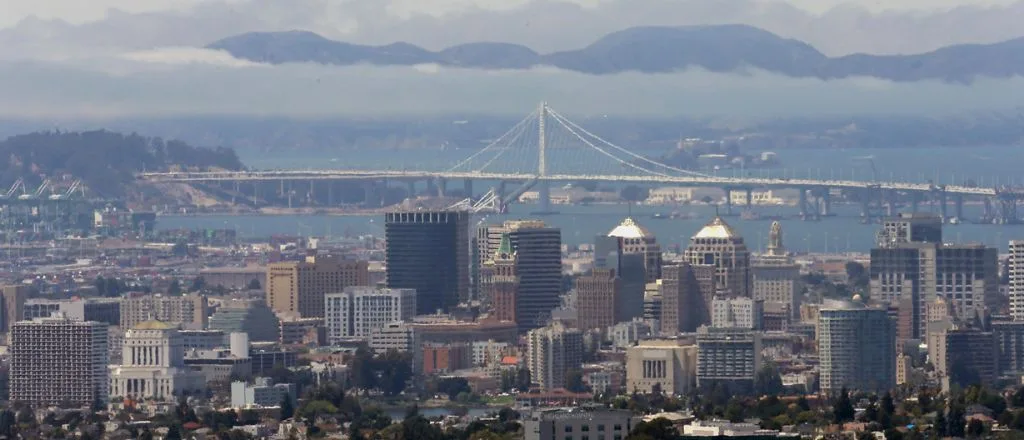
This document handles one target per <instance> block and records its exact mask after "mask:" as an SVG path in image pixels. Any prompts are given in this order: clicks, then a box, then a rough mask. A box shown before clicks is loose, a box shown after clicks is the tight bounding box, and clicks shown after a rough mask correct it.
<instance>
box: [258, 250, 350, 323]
mask: <svg viewBox="0 0 1024 440" xmlns="http://www.w3.org/2000/svg"><path fill="white" fill-rule="evenodd" d="M369 279H370V273H369V267H368V265H367V263H366V262H365V261H356V260H348V259H343V258H341V257H337V256H326V255H316V256H309V257H306V260H305V261H290V262H283V263H274V264H271V265H269V266H267V286H266V289H265V290H266V294H267V305H268V306H270V308H271V309H273V310H274V312H275V313H279V314H288V315H293V316H298V317H301V318H323V317H324V297H325V295H327V294H328V293H334V292H342V291H344V290H345V288H346V287H349V286H366V285H368V284H369Z"/></svg>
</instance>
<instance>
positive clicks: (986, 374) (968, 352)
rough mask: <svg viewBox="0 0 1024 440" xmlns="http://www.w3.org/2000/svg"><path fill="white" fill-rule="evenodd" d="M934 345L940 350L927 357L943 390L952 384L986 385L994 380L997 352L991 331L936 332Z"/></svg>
mask: <svg viewBox="0 0 1024 440" xmlns="http://www.w3.org/2000/svg"><path fill="white" fill-rule="evenodd" d="M937 345H938V347H939V348H940V349H939V350H934V351H932V353H930V354H932V362H933V364H934V367H935V374H936V376H938V377H939V381H940V382H941V383H942V389H943V391H947V392H948V391H949V390H950V387H951V386H952V385H954V384H956V385H960V386H961V387H966V386H969V385H974V384H977V383H980V384H983V385H990V384H992V383H993V381H995V379H996V378H997V377H998V374H999V371H998V369H999V368H998V367H999V365H998V363H999V351H998V349H997V348H996V338H995V335H993V334H992V332H984V331H980V330H975V329H968V328H953V329H949V330H945V331H941V332H939V334H938V344H937Z"/></svg>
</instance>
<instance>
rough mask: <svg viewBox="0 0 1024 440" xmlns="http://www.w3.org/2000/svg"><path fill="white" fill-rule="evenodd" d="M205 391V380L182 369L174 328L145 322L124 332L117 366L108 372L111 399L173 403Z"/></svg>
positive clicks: (180, 344) (181, 344) (181, 340)
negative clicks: (119, 362)
mask: <svg viewBox="0 0 1024 440" xmlns="http://www.w3.org/2000/svg"><path fill="white" fill-rule="evenodd" d="M205 389H206V378H205V376H203V374H202V373H200V372H197V371H192V370H191V369H189V368H187V367H185V341H184V337H183V336H182V335H181V332H180V331H179V330H178V326H177V325H176V324H169V323H166V322H160V321H146V322H141V323H139V324H136V325H135V327H133V328H132V329H131V330H128V331H127V332H125V335H124V345H123V346H122V348H121V365H115V366H112V367H111V370H110V395H111V396H113V397H114V398H118V399H131V400H134V401H142V400H157V401H166V402H173V401H175V400H176V399H177V398H179V397H181V396H186V395H201V394H202V393H203V392H204V390H205Z"/></svg>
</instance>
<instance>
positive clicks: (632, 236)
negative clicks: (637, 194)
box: [608, 217, 661, 283]
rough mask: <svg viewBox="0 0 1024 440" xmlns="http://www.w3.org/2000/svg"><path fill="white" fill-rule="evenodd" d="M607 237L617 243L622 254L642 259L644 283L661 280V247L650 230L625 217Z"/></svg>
mask: <svg viewBox="0 0 1024 440" xmlns="http://www.w3.org/2000/svg"><path fill="white" fill-rule="evenodd" d="M608 237H611V238H614V239H615V240H616V241H618V245H619V246H618V248H619V249H620V250H621V251H622V253H624V254H637V255H640V256H642V257H643V262H644V272H645V278H644V282H645V283H653V282H655V281H657V280H659V279H661V246H660V245H659V244H658V239H657V238H656V237H655V236H654V234H653V233H652V232H651V231H650V230H648V229H647V228H645V227H643V226H640V225H639V224H637V223H636V221H634V220H633V219H632V218H629V217H626V219H625V220H623V221H622V223H621V224H619V225H618V226H616V227H615V229H612V230H611V232H609V233H608Z"/></svg>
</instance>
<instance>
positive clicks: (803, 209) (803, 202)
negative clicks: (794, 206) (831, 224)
mask: <svg viewBox="0 0 1024 440" xmlns="http://www.w3.org/2000/svg"><path fill="white" fill-rule="evenodd" d="M797 193H798V194H799V195H800V198H799V200H798V201H797V203H798V204H799V205H800V206H799V207H800V219H801V220H807V214H808V209H807V208H808V203H807V190H806V189H802V188H801V189H799V190H797Z"/></svg>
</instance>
